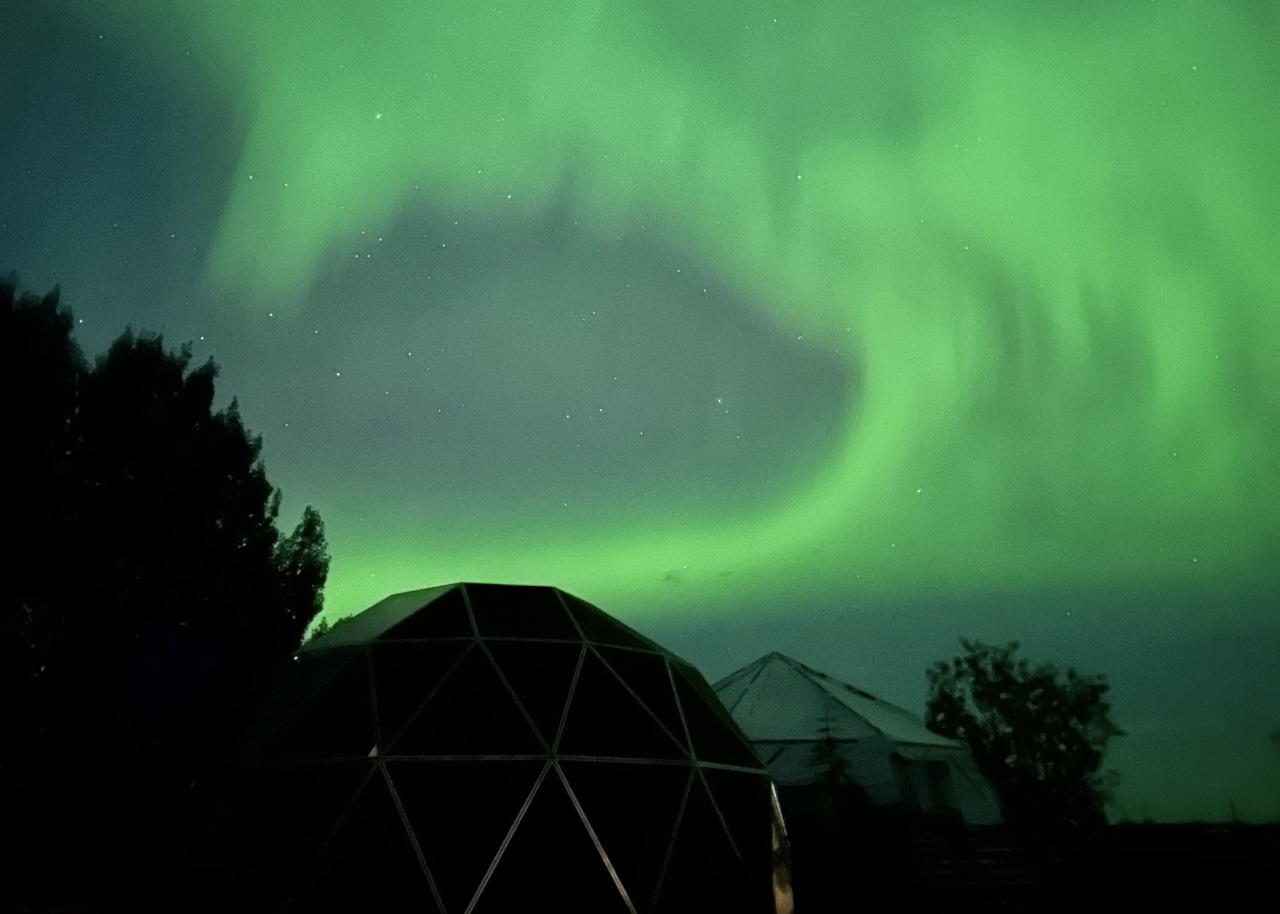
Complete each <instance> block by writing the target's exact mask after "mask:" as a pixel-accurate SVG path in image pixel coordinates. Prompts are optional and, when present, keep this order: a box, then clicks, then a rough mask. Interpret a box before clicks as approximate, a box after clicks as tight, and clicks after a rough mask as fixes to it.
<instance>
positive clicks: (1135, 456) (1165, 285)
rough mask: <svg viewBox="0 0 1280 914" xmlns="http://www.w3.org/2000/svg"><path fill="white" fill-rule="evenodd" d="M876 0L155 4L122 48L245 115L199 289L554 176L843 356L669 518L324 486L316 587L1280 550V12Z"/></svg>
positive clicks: (518, 212)
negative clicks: (822, 392)
mask: <svg viewBox="0 0 1280 914" xmlns="http://www.w3.org/2000/svg"><path fill="white" fill-rule="evenodd" d="M889 6H890V5H889V4H879V3H866V4H854V3H848V2H843V0H831V2H822V3H819V2H814V3H807V4H796V3H792V4H781V5H779V4H767V3H763V2H749V3H745V4H744V3H740V2H733V3H727V2H715V3H711V2H702V3H696V4H683V3H676V2H658V0H650V2H648V3H632V2H621V0H618V2H605V0H558V2H550V3H541V4H536V5H528V4H513V5H511V6H509V7H506V6H504V7H501V8H499V7H494V6H493V5H484V6H483V7H480V6H477V5H475V4H472V3H469V2H464V0H453V2H437V3H432V4H429V5H424V4H422V3H420V2H413V0H390V2H382V3H378V4H370V5H362V4H350V3H340V2H324V3H315V4H263V3H261V2H258V0H224V2H221V3H219V4H217V5H215V6H210V5H209V4H207V3H203V2H199V3H197V2H194V0H191V2H174V3H170V4H166V5H165V7H164V9H165V12H164V17H163V19H164V21H163V22H160V21H159V18H158V16H157V14H156V13H155V12H154V10H156V9H157V7H155V6H153V5H152V4H149V3H148V4H140V5H138V8H139V10H141V11H142V12H141V13H140V17H139V18H138V19H137V20H135V21H133V22H132V23H131V25H132V26H133V27H135V28H137V29H139V30H140V31H139V32H138V34H139V37H140V39H141V43H142V44H143V45H148V46H149V45H151V44H153V43H157V42H161V41H165V42H168V43H172V41H173V39H172V38H162V37H160V36H161V35H162V34H175V32H174V30H175V29H177V30H179V31H185V33H186V35H187V36H189V40H190V42H191V43H193V44H194V45H195V46H198V47H202V48H207V49H212V50H211V53H212V54H213V59H214V61H215V62H214V63H213V64H211V67H210V72H209V74H208V75H209V78H210V79H211V80H212V81H213V82H214V84H216V85H219V86H221V87H222V88H223V89H224V90H225V91H229V92H232V93H233V94H234V96H235V100H236V101H237V103H238V107H239V110H240V112H241V116H242V117H243V118H244V119H245V123H246V125H247V133H246V136H245V140H244V147H243V151H242V155H241V158H240V163H239V167H238V174H237V177H236V179H235V182H234V185H233V188H232V193H231V196H230V198H229V199H228V200H227V204H226V209H225V212H224V215H223V219H222V222H221V224H220V227H219V230H218V234H217V239H216V244H215V249H214V251H213V255H212V258H211V262H210V264H209V276H210V280H211V282H213V283H214V284H216V285H218V286H219V287H227V288H245V289H253V290H255V294H258V293H260V294H261V295H262V296H264V297H265V298H267V299H269V300H274V301H282V300H283V301H288V300H293V301H296V300H298V299H300V298H301V296H302V295H303V294H304V293H305V291H306V289H307V288H308V284H309V283H310V282H311V281H312V279H313V277H314V275H315V273H316V271H317V269H318V268H319V266H320V264H321V263H322V262H323V261H324V259H325V258H326V257H328V256H329V252H330V251H331V250H332V249H334V248H335V247H337V246H338V245H339V244H340V243H341V242H342V241H343V240H344V239H349V238H351V237H353V236H355V235H357V234H358V233H359V231H360V230H362V229H369V228H373V227H376V226H378V225H382V224H385V223H387V222H388V221H389V220H391V219H392V218H394V217H395V215H396V214H397V213H398V212H400V211H402V210H404V209H406V208H409V207H412V206H413V205H415V204H419V203H423V202H426V201H434V202H440V201H444V202H449V203H461V204H464V205H467V206H470V207H472V208H473V210H474V211H475V212H476V213H478V214H479V215H481V216H484V217H485V218H491V219H494V220H502V219H504V218H513V219H514V218H520V217H522V216H524V215H526V214H528V213H530V212H533V211H536V210H537V209H538V208H539V207H541V206H542V205H544V204H545V203H547V202H548V201H549V200H550V199H551V198H552V196H553V195H554V194H555V193H557V192H558V191H559V190H560V189H562V188H563V186H564V181H565V178H566V175H569V174H572V176H573V178H574V181H573V184H572V186H573V188H574V192H575V194H576V198H575V200H574V204H575V205H576V206H577V207H578V208H579V210H580V213H581V217H582V220H583V222H584V223H585V224H590V225H592V226H593V227H594V228H595V229H596V230H597V231H599V232H600V233H601V234H602V235H603V234H606V233H609V232H612V231H615V230H616V229H617V228H619V227H620V226H624V225H626V224H628V222H629V221H630V220H633V219H640V218H642V217H644V218H657V219H658V220H660V221H661V224H663V226H664V228H665V230H666V231H667V233H668V234H669V235H671V236H672V237H675V238H677V239H680V241H681V243H683V244H686V245H688V246H689V247H690V248H691V249H693V250H696V251H697V252H699V253H700V254H701V255H703V256H705V257H707V258H708V259H709V260H710V261H711V262H713V263H715V264H718V265H719V268H720V270H721V271H722V273H723V275H724V276H726V277H729V278H730V279H732V280H733V281H734V282H737V283H739V284H741V285H743V286H744V287H746V288H750V289H752V290H754V291H755V292H756V293H757V296H758V299H759V300H763V301H766V302H768V303H769V306H768V316H769V317H770V318H771V319H772V320H773V321H774V322H776V325H777V326H778V328H779V331H780V332H785V333H788V334H791V335H792V336H800V335H803V336H804V337H805V338H806V339H808V340H811V341H812V342H813V344H814V345H815V346H820V347H824V348H827V349H834V350H839V351H840V352H843V353H849V358H854V357H858V358H860V359H861V364H860V365H859V368H860V371H861V378H862V387H861V388H860V390H859V391H858V393H857V396H855V397H852V398H851V400H852V402H854V403H856V412H855V413H854V414H851V415H849V416H848V417H846V425H845V428H844V436H843V443H842V446H841V447H840V449H839V450H838V452H836V453H834V454H832V455H830V457H829V459H828V460H827V462H826V465H825V467H823V468H822V469H821V471H820V472H818V473H817V474H816V476H815V477H814V478H812V479H808V480H804V481H803V484H798V485H795V486H794V487H792V488H791V489H789V490H785V491H784V490H780V491H777V492H773V493H767V494H766V495H765V496H762V497H759V498H758V499H756V500H755V501H751V502H749V501H748V500H747V499H746V498H745V496H744V503H743V506H742V510H741V511H740V512H737V513H736V514H735V515H734V516H732V517H723V518H710V519H703V520H700V521H699V523H698V525H697V526H695V527H692V528H684V527H683V526H681V525H680V524H677V523H676V522H674V521H672V520H670V519H664V518H669V516H670V515H669V512H667V511H666V510H665V509H666V508H668V507H670V508H676V507H678V506H679V505H678V502H679V499H678V496H676V498H675V499H674V502H675V503H673V505H671V506H655V509H654V511H653V517H654V520H653V522H652V524H642V525H639V526H637V525H634V524H629V525H627V526H626V527H625V528H624V527H619V528H617V529H610V528H609V526H608V525H607V524H602V523H600V522H590V523H588V522H585V521H579V522H576V523H573V524H568V525H566V524H564V523H563V522H559V521H556V520H554V519H549V518H518V519H512V520H510V521H508V522H507V523H506V524H504V525H501V526H502V529H503V531H504V532H502V533H499V532H497V531H496V530H491V529H483V530H481V529H477V530H476V531H474V532H475V536H474V537H472V538H461V539H452V540H443V541H441V540H437V539H434V538H432V537H431V535H430V533H429V531H428V529H427V528H425V526H423V525H419V524H415V523H413V522H410V521H406V520H389V521H388V524H387V526H386V528H385V529H386V531H387V532H386V534H385V535H384V536H380V537H377V538H373V539H368V540H366V539H364V538H363V537H358V538H357V537H350V536H348V535H347V534H345V533H344V517H343V514H342V512H337V513H335V512H333V511H331V510H328V509H326V508H325V500H324V496H323V493H316V494H314V495H312V494H311V493H308V495H307V500H308V501H315V502H316V503H317V504H318V505H319V506H320V507H321V509H322V511H323V512H324V513H325V517H326V520H327V521H328V526H329V533H330V538H331V541H332V545H333V551H334V554H335V556H336V557H337V558H336V559H335V562H334V566H333V574H332V578H331V584H330V587H329V590H328V600H327V602H328V606H329V607H330V614H331V615H334V614H337V615H341V614H345V613H348V612H350V611H352V610H353V609H356V608H359V607H363V606H365V605H368V604H370V603H372V602H374V601H375V600H376V599H378V598H380V597H381V596H384V595H385V594H387V593H389V592H393V591H396V590H405V589H412V588H415V587H420V586H425V585H428V584H434V583H439V582H442V581H451V580H460V579H489V580H508V581H546V582H555V583H558V584H559V585H560V586H563V587H565V588H567V589H571V590H577V591H578V592H580V593H582V595H583V596H585V597H588V598H590V599H596V600H598V601H601V602H605V603H606V605H609V606H616V605H618V604H619V603H620V602H621V603H625V604H628V605H632V604H634V605H636V606H637V607H639V606H641V605H643V603H644V601H645V600H653V601H654V602H661V600H660V599H656V600H655V598H659V597H660V595H661V593H662V591H661V590H660V588H661V586H662V580H663V576H664V574H666V573H667V571H669V570H672V569H682V572H681V576H682V578H683V579H684V580H685V581H686V582H687V583H686V588H685V590H684V591H682V595H683V596H688V595H689V594H690V593H693V594H695V595H696V594H706V595H708V596H709V595H710V594H712V593H713V592H714V593H715V594H717V595H720V596H724V595H728V596H730V597H731V596H732V595H733V594H734V593H737V592H747V591H749V590H753V589H756V588H759V587H760V586H763V585H764V584H765V583H766V582H769V585H770V586H772V587H775V588H782V587H786V586H787V584H788V582H790V581H796V580H806V581H816V582H819V583H821V582H827V583H834V582H838V581H840V580H848V579H849V578H850V577H851V576H852V575H854V574H856V575H859V576H860V577H859V578H858V579H859V580H861V581H862V582H863V584H864V585H865V586H867V587H877V588H884V589H894V588H900V587H904V586H908V585H910V586H913V587H923V588H938V589H941V588H944V587H960V588H964V587H970V586H972V587H982V586H987V587H1004V586H1017V585H1023V584H1032V585H1034V584H1052V583H1056V582H1064V581H1079V582H1084V583H1089V582H1095V583H1103V582H1110V581H1117V580H1120V581H1135V580H1136V581H1140V580H1144V579H1156V578H1168V577H1170V576H1174V577H1177V576H1187V577H1189V578H1194V577H1202V576H1206V575H1214V574H1223V573H1232V574H1237V573H1249V572H1251V571H1257V570H1259V569H1263V568H1265V567H1266V565H1265V562H1266V561H1267V557H1268V556H1270V557H1271V558H1272V560H1274V556H1275V555H1276V554H1280V521H1277V516H1278V514H1280V462H1278V461H1277V456H1276V455H1277V453H1280V291H1278V290H1280V182H1277V181H1276V180H1275V163H1276V162H1277V161H1280V106H1278V105H1277V104H1276V98H1277V97H1280V61H1278V60H1277V59H1275V57H1274V53H1273V52H1274V48H1275V45H1276V40H1277V34H1280V18H1278V17H1277V16H1276V15H1275V13H1274V12H1272V11H1270V9H1271V8H1269V7H1268V8H1263V7H1260V6H1259V5H1257V4H1254V5H1249V4H1245V3H1231V2H1227V0H1205V2H1192V0H1184V2H1169V3H1161V4H1151V3H1141V4H1139V3H1092V4H1090V3H1081V4H1059V5H1056V7H1062V8H1056V7H1055V5H1054V4H1047V3H1039V4H1033V3H1017V2H1009V3H984V4H964V3H955V2H949V0H938V2H918V3H903V4H893V5H892V9H889ZM775 9H776V11H775ZM375 10H376V11H375ZM1032 11H1034V15H1032ZM147 29H152V30H154V31H153V32H148V31H146V30H147ZM162 30H163V31H162ZM286 185H287V186H286ZM852 374H854V373H853V372H851V375H852ZM513 525H514V526H513ZM531 539H532V541H533V543H534V546H533V547H532V548H530V547H529V541H530V540H531ZM422 557H425V560H424V559H423V558H422ZM726 572H732V576H730V577H726V576H725V573H726Z"/></svg>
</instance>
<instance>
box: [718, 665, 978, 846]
mask: <svg viewBox="0 0 1280 914" xmlns="http://www.w3.org/2000/svg"><path fill="white" fill-rule="evenodd" d="M714 688H715V691H716V694H717V695H719V697H720V700H721V701H722V702H723V703H724V706H725V707H726V708H727V709H728V710H729V713H730V714H732V715H733V718H734V720H735V721H737V723H738V726H739V727H741V728H742V730H743V732H745V733H746V734H747V737H748V738H749V739H750V740H751V742H752V744H753V745H754V746H755V749H756V752H757V753H758V754H759V755H760V758H761V760H762V761H763V762H764V763H765V764H766V765H767V766H768V767H769V772H770V774H771V775H772V776H773V779H774V781H775V782H776V783H777V784H778V785H779V786H781V787H800V786H805V785H811V784H816V783H819V782H821V781H822V780H824V778H826V777H828V776H829V773H830V771H831V770H832V768H833V767H837V768H839V769H840V770H841V771H842V773H843V778H844V779H846V780H847V781H848V782H849V783H850V784H852V785H855V786H857V787H860V788H861V789H862V790H863V791H864V792H865V793H866V795H867V797H868V798H869V799H870V800H871V802H873V803H875V804H876V805H880V806H902V807H904V808H907V809H912V810H915V811H919V812H924V813H928V814H949V813H950V814H955V813H958V814H959V815H960V816H961V817H962V818H963V819H964V821H965V822H967V823H968V824H970V825H987V824H993V823H997V822H999V821H1000V808H999V804H998V803H997V801H996V798H995V795H994V794H993V793H992V790H991V787H990V785H989V784H987V782H986V780H985V779H984V778H983V777H982V775H980V774H979V773H978V769H977V766H976V765H975V764H974V761H973V756H972V754H971V753H970V752H969V749H968V747H967V746H965V745H964V744H963V743H961V742H958V741H956V740H952V739H948V738H947V737H944V736H939V735H938V734H936V733H933V732H932V731H930V730H929V729H928V728H926V727H925V725H924V722H923V721H922V720H920V718H918V717H916V716H915V715H914V714H911V713H910V712H908V711H905V710H903V709H902V708H899V707H897V706H896V705H892V704H890V703H888V702H886V701H883V700H881V699H879V698H876V697H875V696H874V695H872V694H870V693H869V692H865V691H863V690H862V689H859V688H856V687H855V686H851V685H849V684H848V683H844V682H841V681H840V680H838V679H833V678H832V677H830V676H828V675H826V674H825V673H820V672H818V671H817V670H814V669H811V668H810V667H807V666H805V665H804V664H803V663H799V662H797V661H795V660H793V659H791V658H790V657H787V656H784V655H782V654H779V653H777V652H774V653H771V654H766V655H765V656H764V657H761V658H760V659H759V660H757V661H755V662H754V663H751V664H749V665H748V666H745V667H743V668H742V669H740V670H738V671H737V672H734V673H730V674H729V675H728V676H726V677H725V678H724V679H722V680H720V681H719V682H717V683H716V684H715V686H714Z"/></svg>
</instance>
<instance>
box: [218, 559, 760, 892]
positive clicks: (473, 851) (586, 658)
mask: <svg viewBox="0 0 1280 914" xmlns="http://www.w3.org/2000/svg"><path fill="white" fill-rule="evenodd" d="M248 752H249V759H248V766H247V770H248V772H249V774H248V776H247V778H248V787H247V794H246V796H245V800H246V802H245V804H244V805H245V807H246V809H248V810H250V811H251V815H252V821H251V824H250V829H249V830H250V833H251V836H252V837H251V841H252V844H251V846H249V847H247V848H246V849H245V850H244V852H243V856H244V857H245V858H248V859H251V860H252V861H253V862H254V874H253V876H252V877H251V882H252V885H253V889H252V894H253V896H255V897H257V898H266V899H268V901H267V903H266V905H265V907H266V909H269V910H289V911H312V910H321V909H323V910H344V909H345V910H369V909H375V908H377V907H383V908H384V909H386V910H395V911H431V912H441V914H464V912H476V914H483V912H508V911H517V910H530V909H550V910H558V911H591V912H601V914H604V912H611V911H616V912H632V914H635V912H649V911H688V910H725V911H735V912H738V911H741V912H751V911H760V912H767V911H772V910H773V907H774V895H773V882H772V867H773V849H772V844H773V830H772V821H771V820H772V817H771V808H772V802H771V796H770V782H769V778H768V775H767V772H766V771H765V769H764V767H763V766H762V765H761V763H760V762H759V760H758V759H757V758H756V756H755V754H754V752H753V751H752V749H751V748H750V745H749V744H748V743H747V741H746V739H745V738H744V737H743V735H742V733H741V732H740V731H739V730H738V728H737V726H736V725H735V724H734V723H733V720H732V718H730V717H729V715H728V714H727V712H725V711H724V709H723V707H722V706H721V705H720V703H719V701H717V699H716V697H715V694H714V693H713V692H712V691H711V689H710V687H709V686H708V685H707V683H706V681H705V680H704V679H703V677H702V676H701V674H699V673H698V672H697V670H695V669H694V668H693V667H691V666H690V665H689V664H687V663H685V662H684V661H682V660H680V659H679V658H678V657H675V656H674V655H672V654H671V653H669V652H668V651H666V650H664V649H663V648H662V647H660V646H658V645H657V644H655V643H654V642H652V641H650V640H648V639H647V638H644V637H643V636H641V635H639V634H637V633H636V632H634V631H632V630H631V629H629V628H627V627H626V626H624V625H622V624H620V623H619V622H617V621H616V620H614V619H612V618H610V617H609V616H607V615H605V614H604V613H603V612H601V611H600V610H599V609H597V608H596V607H594V606H591V605H590V604H588V603H585V602H583V601H582V600H579V599H576V598H575V597H572V596H570V595H568V594H566V593H563V592H561V591H559V590H556V589H554V588H550V587H517V586H504V585H493V584H457V585H453V586H448V587H441V588H436V589H431V590H421V591H415V592H413V593H405V594H399V595H397V596H393V597H390V598H388V599H386V600H383V601H382V602H381V603H378V604H377V605H376V606H374V607H372V608H371V609H369V610H367V611H366V612H364V613H362V614H360V615H359V616H356V617H354V618H353V619H351V620H350V621H348V622H345V623H343V624H341V625H339V626H337V627H336V628H334V629H333V630H332V631H330V632H328V633H327V634H324V635H321V636H319V637H317V638H315V639H314V640H312V641H311V642H309V643H308V644H307V645H306V646H304V647H303V648H302V649H301V650H300V651H299V652H298V653H297V655H296V656H295V657H294V658H293V662H292V663H291V664H290V668H289V669H287V670H285V671H284V673H283V674H282V675H281V677H280V679H279V681H278V683H277V686H276V688H275V691H274V692H273V693H272V694H271V695H270V697H269V698H268V699H267V701H266V703H265V707H264V711H263V714H262V719H261V722H260V724H259V725H258V726H257V728H256V730H255V732H254V734H253V735H252V737H251V739H250V742H249V750H248Z"/></svg>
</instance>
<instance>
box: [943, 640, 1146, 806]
mask: <svg viewBox="0 0 1280 914" xmlns="http://www.w3.org/2000/svg"><path fill="white" fill-rule="evenodd" d="M960 643H961V645H962V646H963V648H964V653H963V654H962V655H961V656H959V657H956V658H954V659H953V660H951V661H950V662H946V661H940V662H938V663H936V664H934V665H933V667H932V668H930V669H929V671H928V678H929V697H928V702H927V705H926V722H927V723H928V725H929V727H930V729H932V730H934V731H935V732H937V733H940V734H942V735H944V736H949V737H953V738H955V739H959V740H963V741H964V742H966V743H968V744H969V746H970V748H971V749H972V750H973V754H974V759H975V761H976V762H977V764H978V767H979V769H980V770H981V771H982V773H983V775H984V776H985V777H986V778H987V779H988V780H989V781H990V782H991V786H992V787H993V788H994V789H995V791H996V793H997V795H998V796H999V798H1000V804H1001V807H1002V809H1003V812H1004V817H1005V819H1006V821H1008V822H1010V823H1012V824H1019V825H1057V824H1068V823H1074V824H1099V823H1102V822H1105V821H1106V812H1105V809H1106V804H1107V802H1108V801H1109V800H1110V798H1111V794H1112V790H1113V789H1114V787H1115V784H1116V781H1117V776H1116V774H1115V773H1114V772H1111V771H1104V770H1102V764H1103V759H1104V756H1105V752H1106V748H1107V743H1108V742H1109V741H1110V740H1111V739H1112V738H1113V737H1116V736H1122V735H1123V731H1122V730H1121V729H1120V728H1119V727H1118V726H1116V724H1115V722H1114V721H1113V720H1112V719H1111V706H1110V704H1109V702H1108V701H1107V699H1106V694H1107V692H1108V691H1109V689H1110V686H1109V685H1108V684H1107V682H1106V677H1105V676H1085V675H1081V674H1080V673H1078V672H1077V671H1076V670H1074V669H1068V670H1067V671H1066V673H1062V672H1060V671H1059V670H1057V669H1056V668H1055V667H1054V666H1052V665H1051V664H1040V665H1038V666H1032V665H1031V664H1030V663H1029V662H1028V661H1027V660H1026V659H1025V658H1021V657H1018V656H1017V651H1018V642H1016V641H1014V642H1010V643H1009V644H1007V645H1005V646H1003V647H998V646H992V645H987V644H983V643H981V642H976V641H967V640H965V639H961V642H960Z"/></svg>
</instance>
